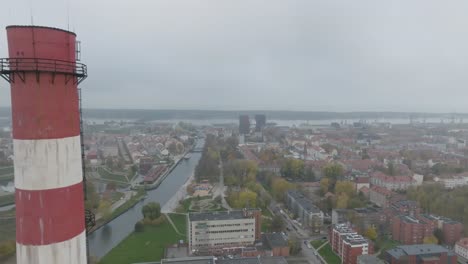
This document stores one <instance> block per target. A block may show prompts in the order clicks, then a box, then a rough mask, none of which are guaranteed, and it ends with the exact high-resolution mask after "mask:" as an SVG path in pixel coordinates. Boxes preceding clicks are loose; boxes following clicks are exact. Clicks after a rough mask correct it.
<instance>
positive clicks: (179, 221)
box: [169, 214, 187, 235]
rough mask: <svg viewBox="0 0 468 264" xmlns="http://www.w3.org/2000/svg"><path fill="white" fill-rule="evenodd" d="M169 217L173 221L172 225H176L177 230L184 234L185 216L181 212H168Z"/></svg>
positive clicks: (185, 230) (185, 231) (185, 229)
mask: <svg viewBox="0 0 468 264" xmlns="http://www.w3.org/2000/svg"><path fill="white" fill-rule="evenodd" d="M169 217H170V218H171V219H172V222H174V225H175V226H176V227H177V230H179V232H180V233H181V234H184V235H186V233H187V216H186V215H181V214H169Z"/></svg>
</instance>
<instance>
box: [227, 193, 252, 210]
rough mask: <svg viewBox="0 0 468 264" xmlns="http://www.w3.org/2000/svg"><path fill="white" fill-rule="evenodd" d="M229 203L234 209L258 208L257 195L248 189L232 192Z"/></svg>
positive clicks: (229, 195)
mask: <svg viewBox="0 0 468 264" xmlns="http://www.w3.org/2000/svg"><path fill="white" fill-rule="evenodd" d="M228 202H229V204H230V205H231V207H233V208H254V207H257V193H255V192H252V191H250V190H247V189H245V190H242V191H239V192H230V193H229V194H228Z"/></svg>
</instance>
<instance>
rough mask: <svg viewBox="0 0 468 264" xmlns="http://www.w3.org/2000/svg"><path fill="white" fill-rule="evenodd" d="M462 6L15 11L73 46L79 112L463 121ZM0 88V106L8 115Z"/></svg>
mask: <svg viewBox="0 0 468 264" xmlns="http://www.w3.org/2000/svg"><path fill="white" fill-rule="evenodd" d="M467 10H468V2H467V1H462V0H460V1H455V0H454V1H435V0H433V1H427V0H426V1H408V0H392V1H375V0H369V1H334V0H317V1H310V0H304V1H299V0H298V1H284V0H265V1H259V0H255V1H209V0H200V1H181V0H170V1H169V0H165V1H162V0H161V1H149V0H147V1H143V0H139V1H119V0H99V1H95V0H41V1H38V0H15V1H8V3H7V5H2V7H1V8H0V30H1V33H0V57H8V52H7V41H6V32H5V26H7V25H10V24H21V25H26V24H31V20H33V23H34V24H35V25H44V26H52V27H59V28H63V29H69V30H71V31H74V32H76V33H77V35H78V39H79V40H80V41H81V43H82V44H81V46H82V61H83V62H84V63H86V64H87V65H88V74H89V77H88V79H87V80H86V82H84V83H83V84H82V85H81V88H82V89H83V91H84V92H83V97H84V98H83V99H84V101H83V104H84V107H88V108H139V109H219V110H232V109H234V110H238V109H247V110H250V109H271V110H310V111H419V112H423V111H430V112H468V104H467V103H466V101H467V98H468V89H466V87H467V84H468V74H466V69H467V66H468V49H467V47H468V37H467V36H468V17H467V16H466V11H467ZM8 87H9V84H8V83H7V82H5V81H3V80H2V81H0V106H9V105H10V95H9V89H8Z"/></svg>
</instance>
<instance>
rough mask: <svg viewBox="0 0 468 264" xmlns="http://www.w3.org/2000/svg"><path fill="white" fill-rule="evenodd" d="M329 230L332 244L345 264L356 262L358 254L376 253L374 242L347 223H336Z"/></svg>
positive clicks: (354, 263)
mask: <svg viewBox="0 0 468 264" xmlns="http://www.w3.org/2000/svg"><path fill="white" fill-rule="evenodd" d="M329 232H330V234H329V236H330V245H331V247H332V249H333V251H334V252H335V253H336V254H337V255H338V256H339V257H340V258H341V260H342V263H343V264H356V263H357V258H358V256H361V255H369V254H373V253H374V248H373V244H372V242H370V241H369V240H367V239H365V238H364V237H362V236H361V235H359V234H357V233H356V232H355V231H354V230H353V229H352V228H351V227H350V226H348V225H347V224H338V225H334V226H333V228H331V229H330V231H329Z"/></svg>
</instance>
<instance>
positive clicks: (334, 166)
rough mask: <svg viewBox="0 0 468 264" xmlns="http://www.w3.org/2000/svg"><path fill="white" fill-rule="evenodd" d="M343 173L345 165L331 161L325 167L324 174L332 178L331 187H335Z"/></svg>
mask: <svg viewBox="0 0 468 264" xmlns="http://www.w3.org/2000/svg"><path fill="white" fill-rule="evenodd" d="M343 173H344V171H343V167H342V166H341V165H340V164H338V163H330V164H328V165H326V166H325V167H324V168H323V175H324V176H325V177H326V178H328V179H329V180H330V185H329V186H330V187H329V189H334V188H335V183H336V181H337V180H338V178H339V177H341V176H343Z"/></svg>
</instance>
